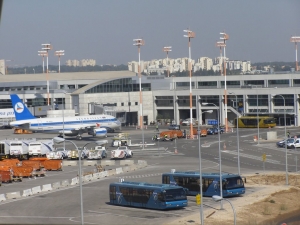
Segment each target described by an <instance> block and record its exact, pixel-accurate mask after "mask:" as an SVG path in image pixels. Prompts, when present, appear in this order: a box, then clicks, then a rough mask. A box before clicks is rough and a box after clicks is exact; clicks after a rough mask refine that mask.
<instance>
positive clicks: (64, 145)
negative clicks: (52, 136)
mask: <svg viewBox="0 0 300 225" xmlns="http://www.w3.org/2000/svg"><path fill="white" fill-rule="evenodd" d="M65 99H66V94H65ZM62 103H63V102H62ZM62 111H63V139H65V104H64V103H63V110H62ZM64 150H66V142H65V141H64Z"/></svg>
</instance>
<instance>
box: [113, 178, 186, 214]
mask: <svg viewBox="0 0 300 225" xmlns="http://www.w3.org/2000/svg"><path fill="white" fill-rule="evenodd" d="M109 200H110V203H111V204H113V205H121V206H132V207H137V208H148V209H157V210H167V209H179V208H183V207H186V206H187V205H188V200H187V197H186V193H185V190H184V189H183V188H182V187H178V186H176V187H175V186H172V185H166V184H150V183H139V182H115V183H111V184H110V185H109Z"/></svg>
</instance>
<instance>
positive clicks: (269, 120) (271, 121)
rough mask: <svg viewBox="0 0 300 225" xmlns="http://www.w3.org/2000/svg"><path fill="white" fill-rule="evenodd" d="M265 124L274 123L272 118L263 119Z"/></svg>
mask: <svg viewBox="0 0 300 225" xmlns="http://www.w3.org/2000/svg"><path fill="white" fill-rule="evenodd" d="M264 123H265V124H271V123H276V122H275V119H274V118H270V119H266V120H264Z"/></svg>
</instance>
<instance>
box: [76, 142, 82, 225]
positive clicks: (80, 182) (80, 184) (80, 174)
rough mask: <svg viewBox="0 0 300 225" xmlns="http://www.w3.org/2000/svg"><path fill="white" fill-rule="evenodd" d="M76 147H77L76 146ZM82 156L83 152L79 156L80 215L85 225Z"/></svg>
mask: <svg viewBox="0 0 300 225" xmlns="http://www.w3.org/2000/svg"><path fill="white" fill-rule="evenodd" d="M75 146H76V145H75ZM76 148H77V151H78V152H79V149H78V147H77V146H76ZM81 156H82V150H80V154H78V158H79V159H78V162H79V188H80V214H81V224H82V225H84V218H83V199H82V171H81Z"/></svg>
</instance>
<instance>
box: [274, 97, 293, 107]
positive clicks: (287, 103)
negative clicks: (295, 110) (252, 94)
mask: <svg viewBox="0 0 300 225" xmlns="http://www.w3.org/2000/svg"><path fill="white" fill-rule="evenodd" d="M282 97H284V100H285V106H294V95H282ZM282 97H281V96H280V95H277V96H274V97H273V103H274V106H284V100H283V98H282Z"/></svg>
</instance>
